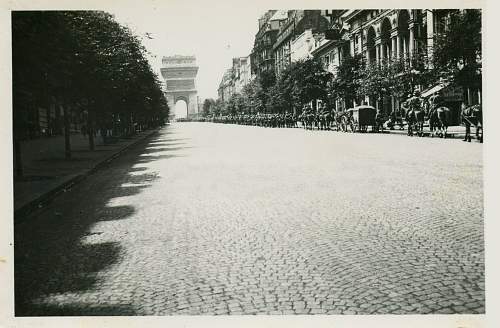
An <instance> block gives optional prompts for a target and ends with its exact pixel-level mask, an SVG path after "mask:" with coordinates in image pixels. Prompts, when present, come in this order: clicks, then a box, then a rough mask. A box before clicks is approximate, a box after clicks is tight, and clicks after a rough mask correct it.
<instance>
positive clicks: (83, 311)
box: [14, 135, 181, 316]
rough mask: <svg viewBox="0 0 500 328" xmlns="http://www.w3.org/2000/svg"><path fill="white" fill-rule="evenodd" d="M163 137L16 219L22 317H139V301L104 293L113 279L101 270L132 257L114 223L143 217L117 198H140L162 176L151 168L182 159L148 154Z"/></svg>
mask: <svg viewBox="0 0 500 328" xmlns="http://www.w3.org/2000/svg"><path fill="white" fill-rule="evenodd" d="M155 137H158V136H157V135H155V136H150V137H149V138H146V139H144V140H143V141H141V142H140V143H138V144H137V145H135V146H134V147H132V148H131V149H129V150H128V151H126V152H125V153H123V154H122V155H121V156H120V157H118V158H116V159H115V160H114V161H112V162H111V163H110V164H109V165H108V166H105V167H104V168H102V169H101V170H97V171H95V172H94V173H93V174H92V175H90V176H89V177H88V178H87V179H86V180H84V181H82V182H81V183H79V184H77V185H76V186H75V187H73V188H72V189H71V190H69V191H68V192H66V193H62V194H61V195H60V196H58V197H57V198H56V199H54V200H53V201H52V202H51V203H49V204H48V205H47V207H45V208H43V209H41V210H39V211H37V212H35V213H31V214H28V215H27V217H25V218H23V219H22V220H19V221H17V220H16V222H19V223H16V224H15V226H14V241H15V245H14V255H15V264H14V282H15V285H14V291H15V315H16V316H52V315H134V314H136V310H135V309H134V306H133V305H132V304H131V301H128V300H114V299H110V298H109V297H105V295H101V294H100V293H101V290H100V287H103V285H102V283H103V280H104V279H106V278H105V277H106V276H105V274H100V273H101V272H103V271H104V270H107V269H108V268H110V267H111V266H113V265H117V264H119V263H120V262H121V261H122V260H123V259H124V257H125V256H127V254H125V252H124V248H123V246H122V245H121V243H120V237H119V236H114V235H113V231H109V229H108V230H107V229H106V227H107V225H106V224H108V223H107V222H110V221H116V220H126V219H129V218H131V217H132V216H133V215H134V214H135V212H136V209H135V208H134V206H132V205H129V204H126V203H125V204H119V205H117V206H113V200H114V199H126V198H123V197H128V196H134V195H137V194H139V193H141V192H142V191H143V190H144V189H146V188H148V187H149V186H151V185H152V184H154V183H155V181H156V180H157V179H159V178H160V177H159V174H158V173H157V172H151V171H148V168H143V167H142V165H144V164H145V163H150V162H153V161H157V160H166V159H170V158H173V157H177V156H181V155H176V154H175V151H174V150H172V149H170V148H165V149H163V150H161V153H162V155H158V156H151V155H146V156H141V155H142V154H144V153H145V151H146V148H148V147H150V144H149V141H151V140H152V139H154V138H155ZM163 139H164V140H165V141H167V140H169V138H168V136H163ZM156 151H157V152H158V150H156ZM163 153H165V154H163ZM137 164H141V166H140V167H134V166H136V165H137ZM103 288H105V287H103ZM82 295H83V296H84V297H82ZM89 295H91V296H89ZM75 297H77V298H78V300H77V301H75ZM101 298H102V299H101ZM81 300H84V301H81Z"/></svg>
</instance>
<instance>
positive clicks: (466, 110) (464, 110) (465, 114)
mask: <svg viewBox="0 0 500 328" xmlns="http://www.w3.org/2000/svg"><path fill="white" fill-rule="evenodd" d="M460 114H461V116H462V123H463V124H464V125H465V137H464V139H463V140H462V141H468V142H471V141H470V140H471V137H470V126H471V121H470V119H471V116H472V111H471V108H470V107H467V106H466V105H465V103H463V102H462V105H461V113H460Z"/></svg>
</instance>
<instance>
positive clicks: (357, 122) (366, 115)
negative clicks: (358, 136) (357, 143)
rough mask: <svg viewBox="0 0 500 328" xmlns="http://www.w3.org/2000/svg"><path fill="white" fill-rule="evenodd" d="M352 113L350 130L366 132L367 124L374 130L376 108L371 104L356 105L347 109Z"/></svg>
mask: <svg viewBox="0 0 500 328" xmlns="http://www.w3.org/2000/svg"><path fill="white" fill-rule="evenodd" d="M347 112H349V113H350V114H351V115H352V131H353V132H355V131H359V132H366V131H367V129H368V126H371V127H372V130H374V128H375V125H376V121H375V116H376V115H377V110H376V109H375V108H374V107H372V106H366V105H363V106H357V107H354V108H350V109H348V110H347Z"/></svg>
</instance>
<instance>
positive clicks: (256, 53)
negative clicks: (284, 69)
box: [250, 10, 286, 77]
mask: <svg viewBox="0 0 500 328" xmlns="http://www.w3.org/2000/svg"><path fill="white" fill-rule="evenodd" d="M285 12H286V11H283V10H281V11H278V10H268V11H267V12H266V13H265V14H264V15H263V16H262V17H261V18H259V31H258V32H257V34H256V35H255V41H254V46H253V49H252V53H251V55H250V57H251V61H252V73H253V74H255V76H256V77H259V76H260V75H261V74H262V73H263V72H274V67H275V64H274V52H273V45H274V43H275V42H276V37H277V35H278V32H279V27H280V24H281V22H282V21H284V20H285V19H286V15H285Z"/></svg>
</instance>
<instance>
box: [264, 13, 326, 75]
mask: <svg viewBox="0 0 500 328" xmlns="http://www.w3.org/2000/svg"><path fill="white" fill-rule="evenodd" d="M328 25H329V21H328V17H327V16H325V15H324V11H322V10H288V11H287V16H286V19H284V20H282V21H281V22H280V25H279V32H278V34H277V37H276V41H275V43H274V44H273V53H274V59H275V72H276V74H277V75H279V74H280V73H281V72H282V71H283V70H284V69H285V68H286V67H287V66H288V65H290V64H291V63H292V62H293V61H297V60H299V59H304V58H307V57H309V56H310V53H311V51H312V49H313V47H314V44H315V43H314V40H313V39H314V38H315V37H316V35H319V34H321V33H322V32H323V31H325V30H326V29H327V28H328Z"/></svg>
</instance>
